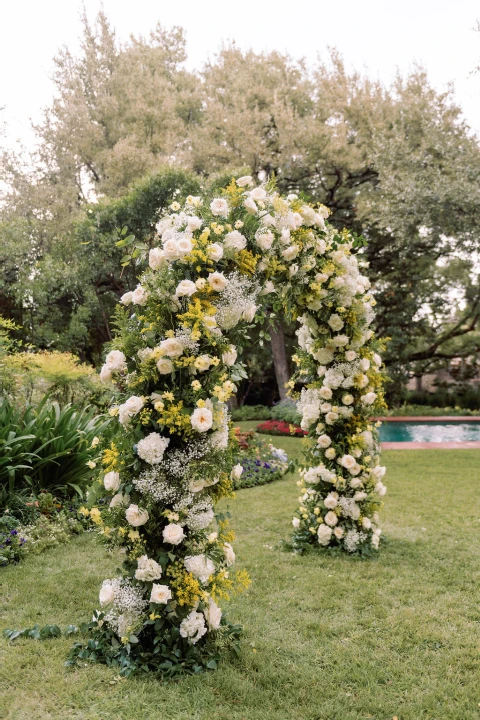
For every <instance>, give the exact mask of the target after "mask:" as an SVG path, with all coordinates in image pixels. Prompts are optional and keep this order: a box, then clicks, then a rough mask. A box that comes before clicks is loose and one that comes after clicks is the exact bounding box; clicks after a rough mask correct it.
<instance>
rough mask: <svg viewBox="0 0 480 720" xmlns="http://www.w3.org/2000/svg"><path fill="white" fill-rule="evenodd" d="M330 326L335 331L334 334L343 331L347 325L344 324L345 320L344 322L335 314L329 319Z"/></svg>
mask: <svg viewBox="0 0 480 720" xmlns="http://www.w3.org/2000/svg"><path fill="white" fill-rule="evenodd" d="M328 324H329V325H330V327H331V328H332V330H334V332H338V331H339V330H341V329H342V328H343V326H344V325H345V323H344V322H343V320H342V318H341V317H340V315H337V314H336V313H334V314H333V315H330V318H329V320H328Z"/></svg>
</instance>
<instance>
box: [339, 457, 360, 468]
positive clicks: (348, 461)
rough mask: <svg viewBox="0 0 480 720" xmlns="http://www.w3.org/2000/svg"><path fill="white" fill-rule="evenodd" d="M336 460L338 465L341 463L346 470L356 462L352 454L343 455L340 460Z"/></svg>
mask: <svg viewBox="0 0 480 720" xmlns="http://www.w3.org/2000/svg"><path fill="white" fill-rule="evenodd" d="M338 462H339V464H340V465H343V467H344V468H346V469H347V470H350V469H351V468H353V467H354V466H355V464H356V460H355V458H354V457H353V455H344V456H343V457H341V458H340V460H339V461H338Z"/></svg>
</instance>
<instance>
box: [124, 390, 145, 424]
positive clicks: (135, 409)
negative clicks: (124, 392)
mask: <svg viewBox="0 0 480 720" xmlns="http://www.w3.org/2000/svg"><path fill="white" fill-rule="evenodd" d="M143 404H144V403H143V399H142V398H141V397H138V396H137V395H132V396H131V397H129V398H128V400H126V401H125V402H124V403H123V404H122V405H120V407H119V408H118V419H119V420H120V423H121V424H122V425H126V423H128V422H129V421H130V419H131V418H132V417H133V416H134V415H137V413H139V412H140V410H141V409H142V408H143Z"/></svg>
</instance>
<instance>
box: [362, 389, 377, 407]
mask: <svg viewBox="0 0 480 720" xmlns="http://www.w3.org/2000/svg"><path fill="white" fill-rule="evenodd" d="M376 399H377V393H374V392H369V393H367V394H366V395H362V397H361V398H360V400H361V401H362V402H363V404H364V405H373V403H374V402H375V400H376Z"/></svg>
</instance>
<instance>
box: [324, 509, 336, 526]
mask: <svg viewBox="0 0 480 720" xmlns="http://www.w3.org/2000/svg"><path fill="white" fill-rule="evenodd" d="M325 522H326V523H327V525H330V527H334V526H335V525H336V524H337V523H338V517H337V516H336V514H335V513H334V512H333V510H329V511H328V512H327V514H326V515H325Z"/></svg>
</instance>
